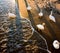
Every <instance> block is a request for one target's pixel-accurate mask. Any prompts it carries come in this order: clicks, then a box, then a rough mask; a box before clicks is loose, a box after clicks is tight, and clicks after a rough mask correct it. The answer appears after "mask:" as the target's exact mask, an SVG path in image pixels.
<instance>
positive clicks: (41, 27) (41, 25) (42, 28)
mask: <svg viewBox="0 0 60 53" xmlns="http://www.w3.org/2000/svg"><path fill="white" fill-rule="evenodd" d="M44 25H45V23H43V24H38V25H37V27H38V29H40V30H44Z"/></svg>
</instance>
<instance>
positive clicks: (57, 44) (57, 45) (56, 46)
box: [53, 40, 59, 49]
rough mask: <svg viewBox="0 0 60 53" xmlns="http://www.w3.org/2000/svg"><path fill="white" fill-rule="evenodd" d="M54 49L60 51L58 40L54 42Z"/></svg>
mask: <svg viewBox="0 0 60 53" xmlns="http://www.w3.org/2000/svg"><path fill="white" fill-rule="evenodd" d="M53 47H54V48H55V49H59V42H58V41H57V40H54V42H53Z"/></svg>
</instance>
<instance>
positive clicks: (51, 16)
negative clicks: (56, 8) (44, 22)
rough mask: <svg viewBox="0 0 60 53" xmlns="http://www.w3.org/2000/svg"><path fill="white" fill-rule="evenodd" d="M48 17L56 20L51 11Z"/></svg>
mask: <svg viewBox="0 0 60 53" xmlns="http://www.w3.org/2000/svg"><path fill="white" fill-rule="evenodd" d="M49 19H50V20H52V21H53V22H56V20H55V17H54V16H53V15H52V11H51V14H50V15H49Z"/></svg>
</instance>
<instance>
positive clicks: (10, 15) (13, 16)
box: [8, 12, 16, 18]
mask: <svg viewBox="0 0 60 53" xmlns="http://www.w3.org/2000/svg"><path fill="white" fill-rule="evenodd" d="M8 17H9V18H15V17H16V15H15V14H13V13H10V12H9V13H8Z"/></svg>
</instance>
